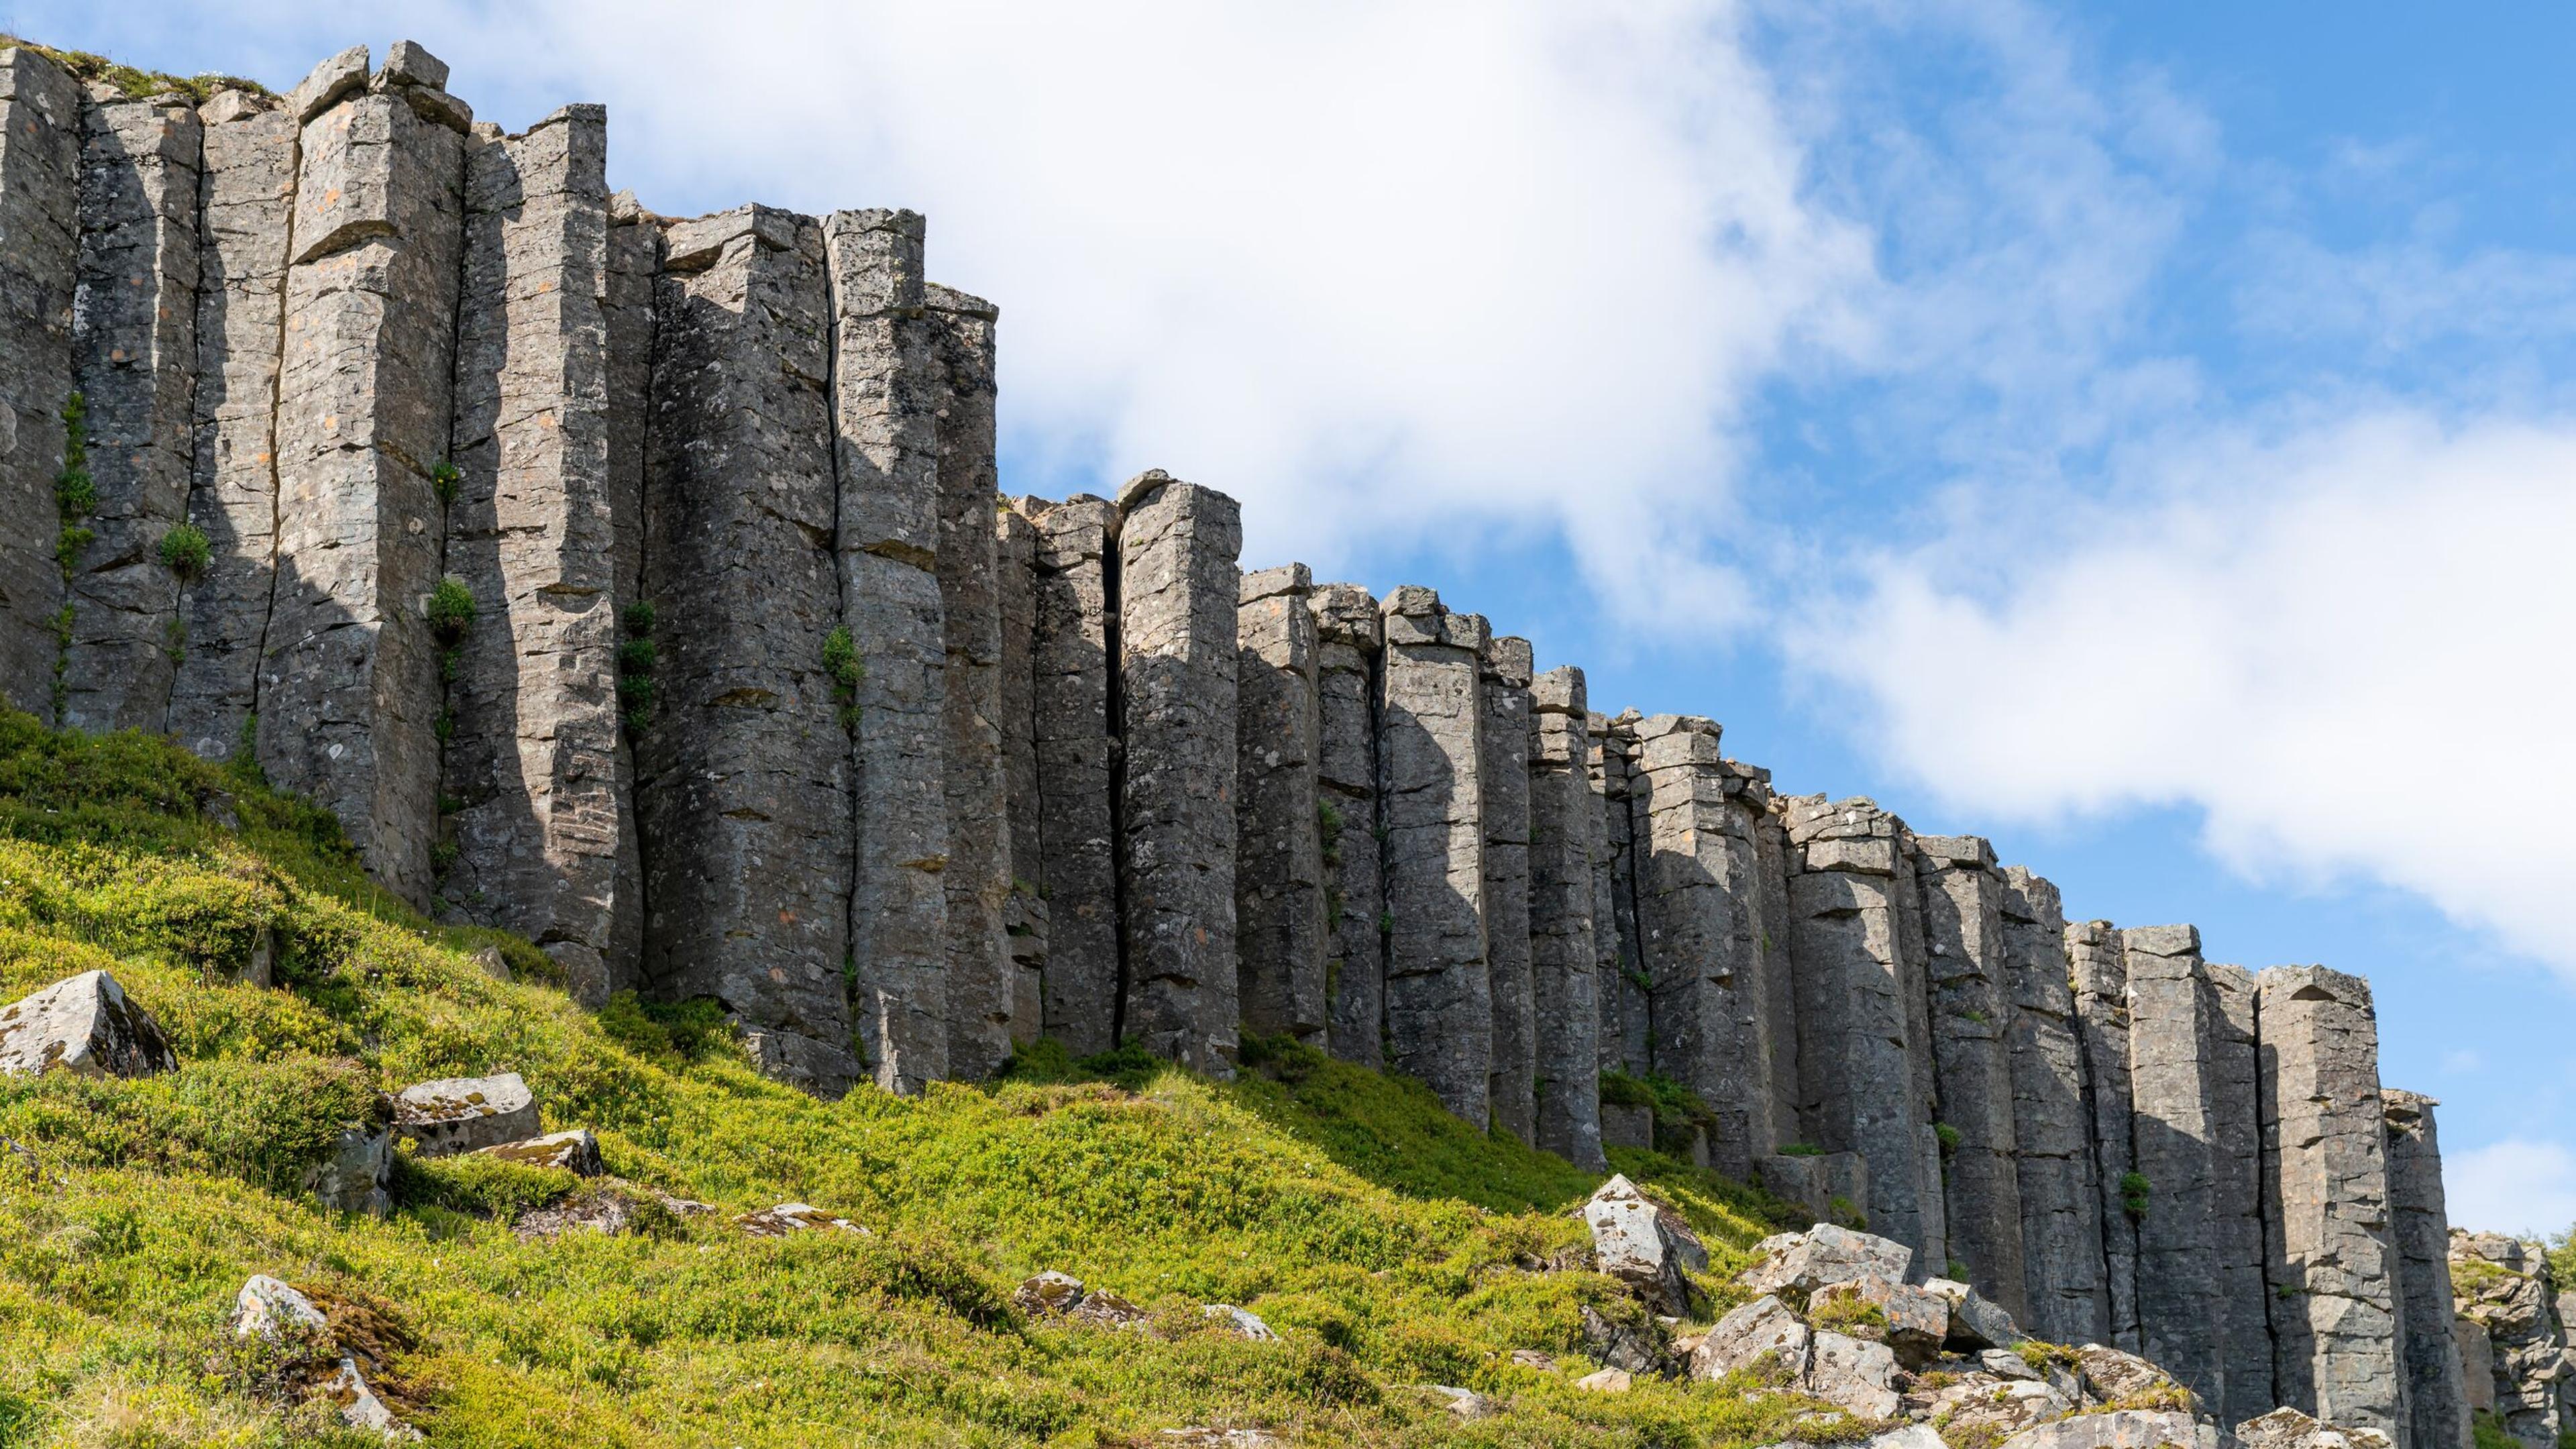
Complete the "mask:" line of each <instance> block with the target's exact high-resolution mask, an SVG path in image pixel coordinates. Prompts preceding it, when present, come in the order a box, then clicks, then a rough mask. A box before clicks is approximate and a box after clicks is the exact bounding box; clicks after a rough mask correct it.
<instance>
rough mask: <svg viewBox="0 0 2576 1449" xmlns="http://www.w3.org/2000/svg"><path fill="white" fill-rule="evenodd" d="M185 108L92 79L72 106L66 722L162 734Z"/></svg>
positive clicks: (169, 656) (175, 456)
mask: <svg viewBox="0 0 2576 1449" xmlns="http://www.w3.org/2000/svg"><path fill="white" fill-rule="evenodd" d="M202 129H203V128H202V127H201V126H200V125H199V123H198V120H197V113H196V110H195V108H194V107H192V106H191V105H190V104H189V103H188V101H187V99H186V97H184V96H179V95H175V94H164V95H157V96H151V97H147V98H144V99H140V100H138V99H133V98H129V97H127V96H125V95H124V94H123V93H121V92H120V91H118V90H117V89H116V88H115V87H114V86H112V85H110V84H107V83H106V82H94V83H93V84H92V86H91V88H90V98H89V102H88V104H87V105H86V106H84V107H83V109H82V127H81V132H82V135H81V164H80V263H79V268H80V270H79V280H78V282H77V284H76V286H75V290H74V293H73V303H72V356H73V380H74V386H76V387H77V388H78V389H79V391H80V395H81V399H82V402H83V404H84V407H85V408H86V411H87V420H86V421H87V426H88V430H89V472H90V477H91V481H92V483H93V484H94V486H95V488H96V490H97V503H96V505H95V506H94V507H93V508H92V509H91V511H90V514H89V517H88V518H87V519H86V520H84V521H83V524H82V526H83V527H85V528H87V529H88V530H89V531H90V533H91V534H92V535H93V537H92V538H91V539H90V541H89V542H88V543H87V544H86V545H84V546H82V547H80V548H78V549H77V550H74V551H73V554H72V560H71V572H70V578H69V580H68V583H67V590H66V591H67V595H68V602H69V603H70V605H71V609H72V620H71V636H70V639H69V641H68V643H67V644H66V646H65V650H64V658H63V712H64V717H63V721H62V722H63V723H64V724H67V725H71V726H74V727H76V728H80V729H85V730H91V731H95V732H99V733H105V732H107V731H111V730H121V729H152V730H158V729H160V728H162V727H163V726H164V725H165V724H166V723H167V722H168V720H169V705H170V691H171V682H172V679H173V676H174V674H175V672H176V660H177V658H178V655H179V652H180V639H179V634H178V629H179V625H180V616H179V586H180V571H179V570H177V569H174V568H173V567H172V566H171V565H170V564H169V563H168V562H166V561H165V560H164V559H163V557H162V541H163V540H164V539H165V538H167V537H168V536H169V534H170V531H171V530H172V529H174V528H177V527H178V526H179V525H181V524H183V523H185V522H187V520H188V477H189V471H190V459H189V443H190V441H191V440H192V439H193V438H194V437H195V434H196V429H195V426H194V423H195V405H196V376H197V275H198V265H197V251H198V244H197V204H198V195H197V192H198V169H199V165H200V156H201V149H202V148H201V146H200V136H201V134H202Z"/></svg>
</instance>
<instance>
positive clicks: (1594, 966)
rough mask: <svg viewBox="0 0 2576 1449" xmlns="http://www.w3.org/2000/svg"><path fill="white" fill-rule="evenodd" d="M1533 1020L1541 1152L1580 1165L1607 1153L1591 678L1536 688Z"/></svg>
mask: <svg viewBox="0 0 2576 1449" xmlns="http://www.w3.org/2000/svg"><path fill="white" fill-rule="evenodd" d="M1529 699H1530V725H1529V822H1530V830H1529V916H1530V992H1531V1012H1530V1019H1531V1021H1532V1023H1533V1029H1534V1031H1535V1037H1536V1039H1535V1042H1534V1044H1533V1054H1534V1058H1535V1068H1536V1076H1537V1134H1538V1135H1537V1138H1536V1141H1537V1143H1538V1145H1539V1146H1540V1147H1542V1148H1544V1149H1546V1150H1547V1151H1549V1152H1553V1153H1555V1154H1557V1155H1558V1156H1560V1157H1563V1158H1564V1159H1565V1160H1567V1161H1568V1162H1571V1163H1573V1164H1574V1165H1575V1166H1577V1167H1581V1168H1584V1169H1586V1170H1588V1171H1592V1172H1600V1171H1603V1170H1605V1169H1606V1168H1607V1167H1608V1165H1609V1164H1608V1159H1607V1158H1605V1157H1604V1156H1603V1155H1602V1151H1601V1096H1600V1069H1601V1045H1600V1039H1599V1031H1600V1023H1601V1008H1600V1002H1599V1000H1598V999H1597V997H1596V996H1595V994H1594V993H1595V987H1596V982H1597V977H1596V972H1598V970H1599V968H1600V954H1599V948H1598V947H1597V946H1596V945H1595V944H1594V941H1593V929H1594V919H1593V909H1594V905H1595V895H1596V891H1597V889H1598V885H1599V882H1598V881H1597V879H1596V867H1597V865H1598V864H1599V862H1600V858H1601V850H1600V833H1601V807H1600V805H1599V804H1598V802H1597V800H1596V797H1595V796H1594V793H1593V784H1592V775H1591V765H1590V756H1591V751H1592V741H1591V731H1590V728H1589V725H1588V720H1589V718H1590V716H1589V713H1588V711H1587V710H1586V708H1585V704H1586V700H1585V696H1584V687H1583V671H1582V670H1580V669H1577V668H1574V667H1573V666H1571V665H1560V666H1558V667H1557V668H1554V669H1551V670H1549V671H1547V672H1546V673H1545V674H1542V675H1539V676H1538V677H1537V678H1536V679H1534V680H1532V681H1531V683H1530V695H1529Z"/></svg>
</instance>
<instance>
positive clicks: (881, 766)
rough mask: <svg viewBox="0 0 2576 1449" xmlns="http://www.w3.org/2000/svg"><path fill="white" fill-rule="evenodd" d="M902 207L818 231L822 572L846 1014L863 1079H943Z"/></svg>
mask: <svg viewBox="0 0 2576 1449" xmlns="http://www.w3.org/2000/svg"><path fill="white" fill-rule="evenodd" d="M922 251H923V225H922V219H921V217H920V216H919V215H918V214H917V213H914V212H909V211H881V210H869V211H839V212H834V213H833V214H832V215H830V216H828V217H826V218H824V220H823V258H824V264H825V267H826V270H827V274H828V276H829V278H830V281H831V291H832V396H831V407H832V467H833V484H834V488H835V490H836V493H835V496H836V498H837V500H838V513H837V515H836V517H835V520H834V537H833V565H834V570H835V578H836V585H837V588H838V590H839V599H840V623H841V627H843V628H846V629H848V630H849V632H850V643H851V649H852V653H853V657H854V659H855V661H856V663H857V665H858V667H859V677H858V679H857V681H856V683H855V684H854V685H842V684H840V682H839V681H834V685H835V688H836V689H837V690H838V691H839V693H840V695H841V696H842V699H841V702H840V708H841V710H842V711H843V712H844V713H845V714H846V713H847V712H848V711H852V710H855V711H856V713H855V715H853V716H849V717H847V718H846V719H845V720H844V726H845V732H846V733H847V734H848V735H849V738H850V765H851V772H850V788H851V797H852V816H851V830H852V833H853V837H854V838H853V842H852V847H851V849H852V854H851V883H850V928H849V929H850V965H851V974H852V982H851V990H852V998H853V999H852V1002H851V1010H852V1014H853V1016H854V1019H855V1023H856V1025H857V1028H858V1034H859V1043H860V1048H861V1051H862V1053H863V1056H864V1060H865V1064H866V1068H867V1071H868V1073H869V1075H870V1077H871V1079H872V1080H874V1081H875V1082H876V1084H877V1085H878V1086H880V1087H882V1088H884V1089H885V1090H887V1091H890V1092H903V1093H912V1092H918V1091H920V1090H921V1088H922V1086H923V1084H924V1083H927V1082H929V1081H931V1080H933V1079H934V1078H938V1077H943V1076H946V1075H948V1074H949V1049H950V1043H949V1035H948V982H949V932H948V890H949V881H948V868H949V859H948V840H949V835H948V832H949V816H948V783H947V782H948V763H949V741H948V736H947V720H946V710H947V705H948V693H947V680H948V657H949V655H948V640H947V614H946V610H945V607H944V606H943V604H942V602H941V598H940V569H939V558H940V550H941V548H942V544H943V540H942V533H941V513H940V509H941V493H940V483H941V471H940V437H939V413H940V409H941V407H942V406H943V405H944V404H945V402H946V400H947V399H946V379H945V376H944V371H945V370H944V368H943V367H942V365H941V359H940V355H939V353H940V342H941V338H940V334H939V331H938V329H937V327H936V325H935V324H934V323H933V322H932V321H931V319H930V317H929V315H928V312H927V308H926V302H925V297H924V291H925V286H926V283H925V282H924V280H923V275H922V272H923V266H922Z"/></svg>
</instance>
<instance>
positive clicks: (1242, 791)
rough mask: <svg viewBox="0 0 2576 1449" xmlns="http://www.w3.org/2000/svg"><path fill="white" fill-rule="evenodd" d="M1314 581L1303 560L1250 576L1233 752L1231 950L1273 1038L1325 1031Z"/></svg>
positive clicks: (1257, 1026)
mask: <svg viewBox="0 0 2576 1449" xmlns="http://www.w3.org/2000/svg"><path fill="white" fill-rule="evenodd" d="M1313 588H1314V581H1313V577H1312V576H1311V575H1310V574H1309V573H1308V572H1307V570H1306V566H1305V565H1304V564H1289V565H1286V566H1284V567H1281V568H1275V569H1263V570H1261V571H1260V572H1258V573H1250V574H1246V575H1244V576H1243V584H1242V592H1241V596H1240V603H1239V605H1238V607H1237V609H1236V612H1235V638H1236V647H1237V650H1238V651H1239V652H1238V656H1237V659H1238V662H1237V668H1238V673H1237V675H1236V681H1237V682H1236V689H1237V696H1238V705H1237V709H1238V714H1237V719H1236V729H1237V732H1238V733H1237V736H1236V739H1237V749H1236V756H1235V788H1236V790H1237V792H1238V793H1237V795H1236V798H1235V831H1236V841H1237V844H1236V851H1235V878H1234V913H1235V944H1236V949H1238V950H1239V951H1240V952H1241V953H1242V958H1243V960H1242V971H1241V974H1240V976H1239V978H1238V981H1239V984H1240V989H1241V991H1242V996H1243V1024H1244V1026H1245V1027H1247V1028H1249V1029H1250V1030H1253V1031H1256V1032H1260V1033H1262V1034H1264V1035H1271V1036H1275V1035H1278V1034H1281V1033H1286V1034H1288V1035H1290V1036H1295V1037H1301V1038H1303V1037H1311V1036H1314V1035H1316V1034H1317V1033H1319V1032H1322V1031H1323V1030H1324V1029H1325V1026H1326V1024H1327V1021H1326V1013H1327V1004H1326V1002H1325V995H1324V975H1325V959H1326V956H1327V954H1328V952H1329V951H1330V948H1331V942H1330V939H1329V934H1328V930H1327V927H1326V922H1325V919H1324V849H1323V838H1322V826H1321V822H1320V820H1319V818H1318V817H1319V815H1320V811H1319V810H1318V808H1317V802H1318V800H1319V798H1320V797H1319V795H1318V786H1317V784H1316V764H1317V756H1318V751H1319V748H1320V733H1321V729H1322V722H1321V713H1320V710H1319V707H1318V704H1317V701H1316V694H1315V690H1316V673H1315V670H1316V638H1315V616H1314V615H1313V614H1312V613H1311V612H1309V610H1308V609H1307V606H1306V600H1307V595H1308V594H1309V593H1311V592H1312V591H1313Z"/></svg>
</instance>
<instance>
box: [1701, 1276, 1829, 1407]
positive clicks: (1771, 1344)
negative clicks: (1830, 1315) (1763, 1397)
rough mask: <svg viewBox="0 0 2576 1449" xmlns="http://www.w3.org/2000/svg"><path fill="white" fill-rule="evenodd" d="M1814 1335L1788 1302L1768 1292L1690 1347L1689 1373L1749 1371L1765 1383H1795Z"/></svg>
mask: <svg viewBox="0 0 2576 1449" xmlns="http://www.w3.org/2000/svg"><path fill="white" fill-rule="evenodd" d="M1812 1342H1813V1335H1812V1334H1811V1333H1810V1332H1809V1330H1808V1328H1807V1325H1805V1324H1804V1323H1801V1322H1799V1321H1798V1316H1797V1315H1796V1314H1795V1313H1792V1312H1790V1311H1789V1306H1788V1305H1787V1304H1785V1303H1782V1302H1781V1301H1780V1300H1779V1299H1777V1298H1773V1297H1770V1296H1767V1295H1766V1296H1764V1297H1761V1298H1756V1299H1754V1300H1753V1301H1752V1302H1750V1303H1747V1304H1745V1305H1744V1306H1743V1307H1741V1308H1738V1309H1736V1310H1735V1311H1733V1312H1731V1313H1729V1314H1727V1315H1726V1316H1725V1317H1724V1318H1721V1319H1719V1320H1718V1321H1717V1326H1716V1327H1714V1328H1711V1329H1710V1330H1709V1331H1708V1332H1707V1334H1705V1335H1704V1336H1702V1337H1701V1339H1700V1341H1699V1347H1698V1348H1696V1349H1694V1350H1692V1351H1691V1358H1690V1376H1691V1377H1692V1378H1695V1379H1721V1378H1724V1377H1726V1376H1727V1375H1728V1374H1731V1373H1737V1372H1740V1371H1744V1370H1752V1371H1754V1372H1755V1373H1756V1374H1758V1375H1759V1376H1760V1377H1761V1378H1763V1379H1764V1380H1766V1381H1768V1382H1772V1383H1778V1384H1784V1385H1785V1384H1793V1383H1798V1382H1801V1381H1803V1380H1804V1379H1805V1377H1806V1373H1807V1355H1808V1350H1809V1348H1810V1346H1811V1345H1812Z"/></svg>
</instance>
